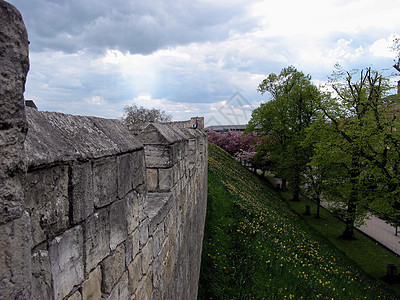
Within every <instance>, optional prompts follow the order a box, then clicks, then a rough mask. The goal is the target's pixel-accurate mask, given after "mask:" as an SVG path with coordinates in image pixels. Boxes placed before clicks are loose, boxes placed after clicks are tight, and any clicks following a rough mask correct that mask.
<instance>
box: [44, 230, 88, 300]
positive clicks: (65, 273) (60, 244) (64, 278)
mask: <svg viewBox="0 0 400 300" xmlns="http://www.w3.org/2000/svg"><path fill="white" fill-rule="evenodd" d="M49 256H50V262H51V273H52V278H53V290H54V299H56V300H57V299H63V298H64V297H65V296H67V295H68V294H69V293H70V292H71V291H72V289H73V287H74V286H75V285H79V284H81V283H82V282H83V280H84V274H83V271H84V270H83V230H82V227H81V226H75V227H73V228H71V229H69V230H67V231H66V232H64V233H63V234H62V235H61V236H58V237H56V238H55V239H53V240H52V241H51V242H50V244H49Z"/></svg>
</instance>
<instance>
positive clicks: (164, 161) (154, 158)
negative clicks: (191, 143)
mask: <svg viewBox="0 0 400 300" xmlns="http://www.w3.org/2000/svg"><path fill="white" fill-rule="evenodd" d="M144 151H145V155H146V168H167V167H170V166H172V152H171V149H170V148H169V146H168V145H145V146H144Z"/></svg>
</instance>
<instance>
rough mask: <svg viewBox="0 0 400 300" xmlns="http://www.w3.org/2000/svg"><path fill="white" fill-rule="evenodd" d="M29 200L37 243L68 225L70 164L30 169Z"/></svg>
mask: <svg viewBox="0 0 400 300" xmlns="http://www.w3.org/2000/svg"><path fill="white" fill-rule="evenodd" d="M25 203H26V206H27V209H28V211H29V214H30V216H31V224H32V238H33V245H34V246H36V245H38V244H39V243H41V242H43V241H45V240H46V239H47V238H53V237H55V236H56V235H57V234H58V233H60V232H61V231H63V230H65V229H67V228H68V225H69V200H68V168H67V167H66V166H56V167H52V168H48V169H40V170H35V171H32V172H30V173H28V175H27V183H26V191H25Z"/></svg>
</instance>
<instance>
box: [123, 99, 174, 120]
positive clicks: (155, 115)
mask: <svg viewBox="0 0 400 300" xmlns="http://www.w3.org/2000/svg"><path fill="white" fill-rule="evenodd" d="M171 119H172V117H171V116H170V115H167V114H166V113H165V111H163V110H159V109H156V108H152V109H148V108H145V107H143V106H137V105H136V104H133V105H126V106H125V107H124V116H123V118H122V121H123V122H124V123H125V124H126V125H135V124H141V123H146V122H156V123H161V122H169V121H171Z"/></svg>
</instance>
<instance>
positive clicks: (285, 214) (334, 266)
mask: <svg viewBox="0 0 400 300" xmlns="http://www.w3.org/2000/svg"><path fill="white" fill-rule="evenodd" d="M208 187H209V194H208V207H207V218H206V230H205V236H204V243H203V254H202V266H201V275H200V286H199V299H396V298H397V296H396V295H395V294H394V293H393V292H392V290H390V289H389V288H388V287H387V286H386V285H383V284H381V283H380V282H378V281H377V280H375V279H374V278H372V277H370V276H368V275H367V274H366V273H365V272H364V271H363V270H362V269H361V268H360V267H358V266H357V265H356V264H355V263H354V262H353V261H352V260H350V259H348V258H347V257H346V256H345V255H344V254H343V252H341V251H340V250H338V249H337V248H336V247H334V246H333V245H332V244H331V243H330V242H329V241H328V240H327V239H326V238H325V237H323V236H322V235H321V234H319V233H318V232H317V231H316V230H314V229H313V228H312V227H310V226H309V225H308V224H307V223H306V222H305V221H304V220H303V219H301V218H299V216H298V215H297V214H296V213H295V212H294V211H293V210H292V209H291V208H290V207H289V206H288V204H287V203H286V202H285V201H283V200H282V198H281V197H280V195H279V193H277V192H276V191H274V190H273V189H272V188H271V187H270V186H269V185H268V184H267V183H266V182H265V181H264V180H261V179H260V178H258V177H257V176H255V175H253V174H252V173H251V172H249V171H248V170H246V169H245V168H243V167H242V166H241V165H240V164H238V163H237V162H236V161H235V160H234V159H232V158H231V157H230V156H229V154H227V153H226V152H224V151H223V150H221V149H219V148H217V147H216V146H214V145H212V144H210V147H209V181H208Z"/></svg>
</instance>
